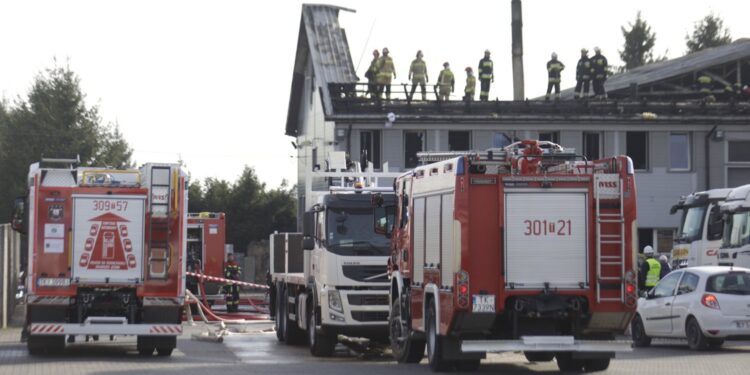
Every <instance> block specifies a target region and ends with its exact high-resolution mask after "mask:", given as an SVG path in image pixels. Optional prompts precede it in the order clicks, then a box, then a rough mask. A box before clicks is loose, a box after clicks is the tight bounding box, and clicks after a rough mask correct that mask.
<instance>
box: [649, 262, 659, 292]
mask: <svg viewBox="0 0 750 375" xmlns="http://www.w3.org/2000/svg"><path fill="white" fill-rule="evenodd" d="M646 263H648V273H647V274H646V287H648V288H652V287H654V286H656V283H658V282H659V276H660V275H661V263H659V261H658V260H656V259H654V258H648V259H646Z"/></svg>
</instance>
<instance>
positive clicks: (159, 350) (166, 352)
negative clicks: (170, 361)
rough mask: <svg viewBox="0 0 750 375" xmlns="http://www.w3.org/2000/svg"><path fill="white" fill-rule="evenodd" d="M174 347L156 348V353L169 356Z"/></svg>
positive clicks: (160, 355)
mask: <svg viewBox="0 0 750 375" xmlns="http://www.w3.org/2000/svg"><path fill="white" fill-rule="evenodd" d="M173 350H174V348H156V354H157V355H158V356H159V357H169V356H171V355H172V351H173Z"/></svg>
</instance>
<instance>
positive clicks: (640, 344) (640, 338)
mask: <svg viewBox="0 0 750 375" xmlns="http://www.w3.org/2000/svg"><path fill="white" fill-rule="evenodd" d="M630 333H631V336H632V338H633V345H635V346H636V347H637V348H645V347H648V346H649V345H651V338H650V337H648V335H647V334H646V327H645V326H644V325H643V320H641V316H640V315H636V316H635V318H634V319H633V321H632V322H631V323H630Z"/></svg>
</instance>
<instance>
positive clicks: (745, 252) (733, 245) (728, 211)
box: [719, 185, 750, 267]
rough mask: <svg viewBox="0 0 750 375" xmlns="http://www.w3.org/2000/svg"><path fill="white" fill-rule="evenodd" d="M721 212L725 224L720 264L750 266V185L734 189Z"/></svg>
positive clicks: (722, 206) (720, 250)
mask: <svg viewBox="0 0 750 375" xmlns="http://www.w3.org/2000/svg"><path fill="white" fill-rule="evenodd" d="M721 212H722V213H723V214H724V216H723V218H724V223H725V225H724V236H723V238H722V242H721V248H720V249H719V265H720V266H733V267H750V185H743V186H740V187H737V188H735V189H733V190H732V192H731V193H729V196H727V200H726V201H725V202H724V203H723V204H722V205H721Z"/></svg>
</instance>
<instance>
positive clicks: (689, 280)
mask: <svg viewBox="0 0 750 375" xmlns="http://www.w3.org/2000/svg"><path fill="white" fill-rule="evenodd" d="M698 280H700V277H699V276H698V275H696V274H692V273H690V272H685V276H683V277H682V280H680V285H679V286H678V287H677V295H680V294H688V293H690V292H693V291H695V289H696V288H698Z"/></svg>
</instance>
